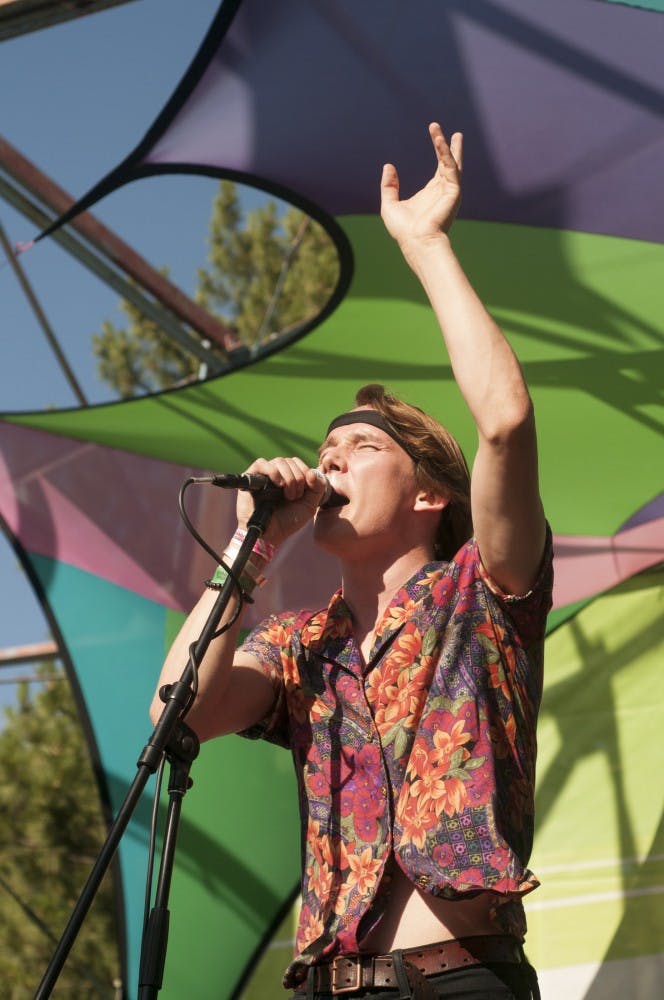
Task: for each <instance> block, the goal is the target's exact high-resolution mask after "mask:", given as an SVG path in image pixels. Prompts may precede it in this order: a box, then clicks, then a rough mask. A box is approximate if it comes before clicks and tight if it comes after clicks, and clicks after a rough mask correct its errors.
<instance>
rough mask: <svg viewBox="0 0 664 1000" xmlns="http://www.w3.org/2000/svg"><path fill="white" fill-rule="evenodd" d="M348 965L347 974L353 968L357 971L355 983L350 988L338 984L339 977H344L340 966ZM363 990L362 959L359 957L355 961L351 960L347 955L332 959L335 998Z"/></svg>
mask: <svg viewBox="0 0 664 1000" xmlns="http://www.w3.org/2000/svg"><path fill="white" fill-rule="evenodd" d="M344 962H345V963H346V969H345V972H346V973H348V972H350V969H351V967H353V968H354V970H355V982H354V983H352V984H351V985H350V986H348V985H346V986H341V985H340V984H339V983H338V977H339V976H341V975H342V972H341V970H340V969H339V967H338V966H339V965H341V964H342V963H344ZM361 989H362V959H361V958H360V956H359V955H358V956H357V957H356V958H354V959H350V958H349V957H348V956H347V955H336V956H335V958H333V959H332V993H333V994H334V996H339V995H340V994H341V993H356V992H357V991H358V990H361Z"/></svg>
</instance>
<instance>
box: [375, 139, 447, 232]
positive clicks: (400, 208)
mask: <svg viewBox="0 0 664 1000" xmlns="http://www.w3.org/2000/svg"><path fill="white" fill-rule="evenodd" d="M429 134H430V136H431V141H432V143H433V147H434V150H435V152H436V158H437V161H438V163H437V166H436V172H435V173H434V175H433V177H432V178H431V180H430V181H429V182H428V183H427V184H425V185H424V187H423V188H422V189H421V190H420V191H417V192H416V193H415V194H414V195H413V196H412V197H411V198H405V199H403V200H402V201H400V200H399V175H398V173H397V170H396V167H395V166H394V165H393V164H391V163H386V164H385V166H384V167H383V176H382V179H381V215H382V218H383V222H384V223H385V226H386V228H387V231H388V232H389V233H390V235H391V236H393V237H394V239H395V240H396V241H397V242H398V243H399V244H400V246H402V247H403V246H404V245H405V244H407V243H409V242H410V241H412V240H427V239H430V238H434V237H437V236H439V235H440V233H441V232H443V233H446V232H447V231H448V230H449V228H450V226H451V225H452V223H453V222H454V218H455V216H456V213H457V210H458V208H459V203H460V201H461V167H462V144H463V137H462V135H461V133H460V132H455V133H454V135H453V136H452V139H451V141H450V144H449V146H448V144H447V142H446V140H445V136H444V135H443V132H442V129H441V127H440V125H439V124H438V123H437V122H434V123H432V124H431V125H430V126H429Z"/></svg>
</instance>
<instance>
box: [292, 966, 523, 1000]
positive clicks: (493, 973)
mask: <svg viewBox="0 0 664 1000" xmlns="http://www.w3.org/2000/svg"><path fill="white" fill-rule="evenodd" d="M427 982H428V983H429V984H430V985H431V986H432V987H433V988H434V990H435V993H436V996H438V997H441V998H444V1000H457V998H459V1000H539V989H538V987H537V975H536V973H535V970H534V969H533V967H532V966H531V965H527V964H523V965H515V964H512V963H506V962H505V963H500V964H498V963H496V964H492V965H473V966H471V967H470V968H468V969H458V970H455V971H453V972H442V973H441V974H440V975H438V976H429V977H428V978H427ZM305 996H306V993H305V992H304V990H302V991H301V992H298V993H295V994H294V1000H304V998H305ZM343 996H344V994H342V997H343ZM345 996H347V998H348V1000H398V998H399V990H383V989H376V990H365V991H364V992H363V993H350V994H345ZM314 998H315V1000H337V998H336V997H334V996H333V995H332V994H331V993H315V994H314ZM339 1000H341V998H339Z"/></svg>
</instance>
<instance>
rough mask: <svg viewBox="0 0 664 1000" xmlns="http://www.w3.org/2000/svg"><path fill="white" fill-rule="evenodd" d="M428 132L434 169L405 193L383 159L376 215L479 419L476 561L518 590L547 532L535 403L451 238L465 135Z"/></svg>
mask: <svg viewBox="0 0 664 1000" xmlns="http://www.w3.org/2000/svg"><path fill="white" fill-rule="evenodd" d="M429 132H430V135H431V140H432V142H433V146H434V150H435V153H436V160H437V163H436V170H435V173H434V175H433V177H432V178H431V180H430V181H429V182H428V183H427V184H426V185H425V186H424V187H423V188H422V189H421V190H420V191H418V192H417V193H416V194H415V195H413V196H412V197H411V198H408V199H403V200H401V199H400V198H399V178H398V174H397V171H396V168H395V167H394V166H393V165H392V164H386V165H385V167H384V168H383V176H382V182H381V194H382V208H381V214H382V217H383V221H384V222H385V225H386V227H387V230H388V232H389V233H390V234H391V235H392V236H393V237H394V239H396V241H397V242H398V244H399V246H400V248H401V250H402V253H403V255H404V257H405V259H406V261H407V262H408V264H409V265H410V267H411V268H412V269H413V271H414V272H415V274H416V275H417V277H418V278H419V280H420V281H421V283H422V286H423V287H424V290H425V291H426V293H427V295H428V297H429V301H430V302H431V305H432V307H433V310H434V312H435V314H436V317H437V319H438V322H439V324H440V328H441V330H442V333H443V338H444V341H445V345H446V347H447V351H448V354H449V358H450V362H451V365H452V370H453V372H454V377H455V379H456V382H457V384H458V386H459V389H460V390H461V393H462V395H463V397H464V399H465V401H466V403H467V405H468V407H469V409H470V412H471V413H472V415H473V418H474V420H475V424H476V427H477V432H478V437H479V443H478V449H477V455H476V458H475V462H474V464H473V471H472V480H471V501H472V512H473V525H474V531H475V537H476V538H477V542H478V545H479V550H480V553H481V557H482V562H483V563H484V565H485V567H486V569H487V570H488V572H489V573H490V574H491V576H492V577H493V578H494V579H495V580H496V582H497V583H499V584H500V585H501V587H503V588H504V589H505V590H507V591H509V592H511V593H516V594H522V593H525V592H526V591H527V590H528V589H529V588H530V586H531V585H532V583H533V582H534V579H535V576H536V573H537V569H538V566H539V564H540V561H541V558H542V552H543V547H544V537H545V523H544V514H543V510H542V504H541V501H540V497H539V487H538V475H537V442H536V436H535V421H534V416H533V407H532V402H531V399H530V396H529V393H528V388H527V386H526V383H525V380H524V378H523V373H522V371H521V368H520V365H519V362H518V360H517V358H516V356H515V354H514V352H513V351H512V348H511V347H510V345H509V343H508V342H507V340H506V338H505V336H504V334H503V333H502V331H501V330H500V328H499V327H498V326H497V324H496V323H495V322H494V320H493V319H492V318H491V316H490V315H489V313H488V312H487V310H486V309H485V307H484V306H483V304H482V302H481V301H480V299H479V297H478V296H477V294H476V292H475V291H474V289H473V288H472V286H471V284H470V282H469V280H468V278H467V277H466V275H465V274H464V272H463V270H462V268H461V265H460V264H459V261H458V260H457V258H456V256H455V254H454V251H453V249H452V245H451V243H450V239H449V235H448V234H449V230H450V228H451V226H452V223H453V221H454V218H455V216H456V212H457V209H458V207H459V202H460V200H461V169H462V136H461V134H460V133H458V132H457V133H455V134H454V135H453V136H452V139H451V142H450V145H449V146H448V144H447V142H446V140H445V137H444V136H443V133H442V131H441V128H440V125H438V124H437V123H434V124H432V125H430V126H429Z"/></svg>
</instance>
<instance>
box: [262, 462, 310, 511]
mask: <svg viewBox="0 0 664 1000" xmlns="http://www.w3.org/2000/svg"><path fill="white" fill-rule="evenodd" d="M307 470H308V466H307V465H305V464H304V462H303V461H302V459H301V458H297V457H295V456H293V457H292V458H277V459H275V475H277V476H278V477H279V482H277V486H281V487H282V489H283V491H284V498H285V499H286V500H299V499H300V497H301V496H302V494H303V493H304V491H305V490H306V488H307V481H306V478H305V476H306V473H307ZM270 479H272V482H276V480H275V478H274V476H273V475H270Z"/></svg>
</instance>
